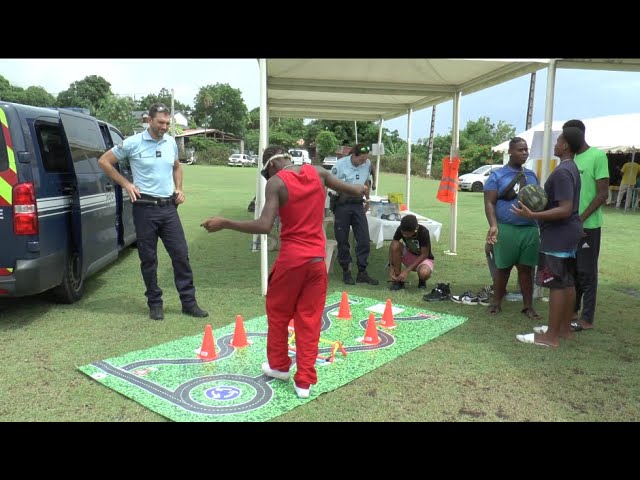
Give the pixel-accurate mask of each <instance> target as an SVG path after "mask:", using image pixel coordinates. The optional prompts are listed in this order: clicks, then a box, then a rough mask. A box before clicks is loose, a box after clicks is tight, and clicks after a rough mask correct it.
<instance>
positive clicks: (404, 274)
mask: <svg viewBox="0 0 640 480" xmlns="http://www.w3.org/2000/svg"><path fill="white" fill-rule="evenodd" d="M408 276H409V272H408V271H406V270H403V271H402V272H400V275H398V276H397V277H396V281H398V282H406V281H407V277H408Z"/></svg>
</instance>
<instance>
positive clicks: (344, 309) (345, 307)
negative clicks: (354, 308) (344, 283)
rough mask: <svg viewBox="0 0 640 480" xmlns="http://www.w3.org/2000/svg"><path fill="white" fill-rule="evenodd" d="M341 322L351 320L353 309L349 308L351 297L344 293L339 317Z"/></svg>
mask: <svg viewBox="0 0 640 480" xmlns="http://www.w3.org/2000/svg"><path fill="white" fill-rule="evenodd" d="M336 318H339V319H341V320H351V307H350V306H349V297H348V296H347V292H342V299H341V300H340V310H338V316H337V317H336Z"/></svg>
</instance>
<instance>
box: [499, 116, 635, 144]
mask: <svg viewBox="0 0 640 480" xmlns="http://www.w3.org/2000/svg"><path fill="white" fill-rule="evenodd" d="M567 120H569V119H568V118H567V119H566V120H554V121H553V124H552V127H551V129H552V130H562V125H563V124H564V122H566V121H567ZM580 120H582V122H583V123H584V126H585V127H586V128H587V135H586V136H587V143H588V144H589V145H590V146H592V147H596V148H599V149H600V150H604V151H606V152H625V153H626V152H630V151H631V149H632V148H634V147H635V148H638V147H640V113H625V114H622V115H606V116H603V117H594V118H581V119H580ZM539 131H544V122H540V123H539V124H537V125H535V126H534V127H532V128H530V129H529V130H527V131H524V132H522V133H519V134H518V135H517V136H518V137H522V138H524V139H525V140H526V141H527V143H528V144H529V146H531V144H532V141H533V135H534V132H539ZM491 150H493V151H494V152H506V151H507V150H509V141H508V140H507V141H506V142H503V143H501V144H500V145H496V146H495V147H492V148H491Z"/></svg>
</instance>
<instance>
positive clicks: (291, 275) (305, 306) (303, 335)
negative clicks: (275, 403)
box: [267, 261, 328, 388]
mask: <svg viewBox="0 0 640 480" xmlns="http://www.w3.org/2000/svg"><path fill="white" fill-rule="evenodd" d="M326 268H327V267H326V265H325V262H324V261H319V262H315V263H305V264H304V265H302V266H300V267H297V268H293V269H287V268H282V267H279V266H278V264H277V262H276V264H275V265H274V267H273V269H272V270H271V274H270V275H269V287H268V291H267V319H268V323H269V329H268V333H267V360H268V361H269V366H270V367H271V368H273V369H274V370H280V371H282V372H288V371H289V367H290V366H291V358H289V351H288V345H287V340H288V326H289V321H290V320H291V319H292V318H293V320H294V328H295V333H296V364H297V366H298V369H297V372H296V374H295V376H294V377H293V379H294V381H295V382H296V385H297V386H298V387H299V388H309V387H310V386H311V385H314V384H316V383H317V382H318V376H317V374H316V367H315V363H316V358H317V356H318V342H319V340H320V326H321V324H322V311H323V310H324V306H325V305H324V304H325V300H326V298H327V283H328V280H327V270H326Z"/></svg>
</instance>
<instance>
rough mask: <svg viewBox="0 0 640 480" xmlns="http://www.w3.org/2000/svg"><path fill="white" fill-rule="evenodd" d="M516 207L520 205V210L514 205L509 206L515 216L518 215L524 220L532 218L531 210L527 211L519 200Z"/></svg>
mask: <svg viewBox="0 0 640 480" xmlns="http://www.w3.org/2000/svg"><path fill="white" fill-rule="evenodd" d="M518 205H520V208H518V207H516V204H515V203H514V204H513V205H511V211H512V212H513V213H515V214H516V215H519V216H521V217H524V218H533V212H532V211H531V210H529V209H528V208H527V207H526V206H525V205H524V203H522V202H521V201H520V200H518Z"/></svg>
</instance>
